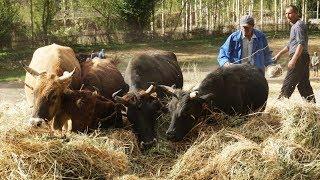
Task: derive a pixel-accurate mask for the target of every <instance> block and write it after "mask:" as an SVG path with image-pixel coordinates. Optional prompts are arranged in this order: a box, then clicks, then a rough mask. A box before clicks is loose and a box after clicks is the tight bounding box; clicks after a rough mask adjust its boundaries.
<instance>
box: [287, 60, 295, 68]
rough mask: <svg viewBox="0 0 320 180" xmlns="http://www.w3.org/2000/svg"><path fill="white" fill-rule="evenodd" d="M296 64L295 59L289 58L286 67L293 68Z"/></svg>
mask: <svg viewBox="0 0 320 180" xmlns="http://www.w3.org/2000/svg"><path fill="white" fill-rule="evenodd" d="M295 66H296V61H295V60H293V59H291V60H290V61H289V63H288V68H289V69H293V68H294V67H295Z"/></svg>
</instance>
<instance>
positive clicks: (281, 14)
mask: <svg viewBox="0 0 320 180" xmlns="http://www.w3.org/2000/svg"><path fill="white" fill-rule="evenodd" d="M280 26H281V30H283V2H282V1H280Z"/></svg>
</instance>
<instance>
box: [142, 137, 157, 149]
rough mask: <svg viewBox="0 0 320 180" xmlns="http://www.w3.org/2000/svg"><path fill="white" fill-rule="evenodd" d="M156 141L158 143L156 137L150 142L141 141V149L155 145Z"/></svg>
mask: <svg viewBox="0 0 320 180" xmlns="http://www.w3.org/2000/svg"><path fill="white" fill-rule="evenodd" d="M156 143H157V139H156V138H153V140H152V141H149V142H144V141H141V142H140V149H142V150H147V149H150V148H151V147H153V146H154V145H155V144H156Z"/></svg>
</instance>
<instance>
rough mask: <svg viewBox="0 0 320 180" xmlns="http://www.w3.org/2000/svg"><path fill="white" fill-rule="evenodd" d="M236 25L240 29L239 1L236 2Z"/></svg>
mask: <svg viewBox="0 0 320 180" xmlns="http://www.w3.org/2000/svg"><path fill="white" fill-rule="evenodd" d="M237 24H238V27H240V0H237Z"/></svg>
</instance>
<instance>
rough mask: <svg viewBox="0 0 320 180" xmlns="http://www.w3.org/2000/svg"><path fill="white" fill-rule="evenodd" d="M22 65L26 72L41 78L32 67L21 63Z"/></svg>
mask: <svg viewBox="0 0 320 180" xmlns="http://www.w3.org/2000/svg"><path fill="white" fill-rule="evenodd" d="M20 64H21V65H22V67H23V69H24V70H26V71H27V72H28V73H29V74H31V75H32V76H39V75H40V73H39V72H37V71H36V70H34V69H32V68H31V67H29V66H27V65H26V64H24V63H23V62H22V61H20Z"/></svg>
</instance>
